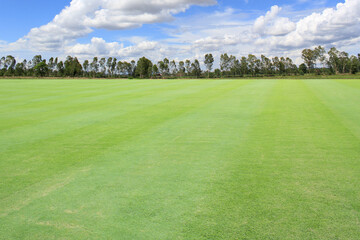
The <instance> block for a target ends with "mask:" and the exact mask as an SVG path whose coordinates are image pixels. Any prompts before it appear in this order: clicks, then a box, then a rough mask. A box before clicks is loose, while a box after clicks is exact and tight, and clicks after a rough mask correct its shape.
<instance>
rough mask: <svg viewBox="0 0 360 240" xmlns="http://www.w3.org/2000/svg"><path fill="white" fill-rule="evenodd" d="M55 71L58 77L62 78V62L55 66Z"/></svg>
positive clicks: (63, 69) (63, 70)
mask: <svg viewBox="0 0 360 240" xmlns="http://www.w3.org/2000/svg"><path fill="white" fill-rule="evenodd" d="M56 69H57V74H58V76H59V77H63V76H64V72H65V68H64V63H63V61H60V62H59V63H58V64H57V66H56Z"/></svg>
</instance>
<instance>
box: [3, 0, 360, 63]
mask: <svg viewBox="0 0 360 240" xmlns="http://www.w3.org/2000/svg"><path fill="white" fill-rule="evenodd" d="M302 2H304V1H302ZM218 4H219V3H218V2H217V1H216V0H72V1H71V3H70V5H69V6H67V7H65V8H64V9H63V10H62V11H61V12H60V13H59V14H58V15H56V16H55V17H54V19H53V20H52V21H51V22H49V23H48V24H46V25H43V26H40V27H36V28H33V29H31V30H30V31H29V33H28V34H27V35H26V36H23V37H21V38H19V39H18V40H17V41H15V42H12V43H5V42H4V41H1V39H0V52H2V53H5V52H8V53H12V52H13V53H16V52H22V51H24V50H29V51H30V52H33V53H42V54H47V53H60V54H61V55H63V56H65V55H73V56H77V57H79V58H88V57H93V56H113V57H119V58H124V59H125V58H128V59H130V58H138V57H141V56H148V57H150V58H152V59H154V60H159V59H161V58H163V57H165V56H166V57H172V58H174V59H185V58H191V57H202V56H203V54H205V53H208V52H212V53H214V54H215V55H219V54H220V53H224V52H228V53H229V54H233V55H245V54H248V53H253V54H268V55H274V54H280V55H281V54H284V55H285V54H287V55H290V56H291V55H292V56H295V57H296V56H298V55H299V53H300V50H301V49H302V48H307V47H313V46H316V45H326V46H337V47H347V48H348V49H358V47H359V45H360V0H345V2H339V3H338V4H337V5H336V6H334V7H327V8H326V7H325V8H321V9H317V10H311V9H310V11H309V10H307V11H305V12H304V11H294V10H292V9H291V7H289V6H277V5H275V6H272V7H271V9H269V10H268V11H267V12H266V13H265V12H264V13H263V15H260V16H256V17H255V18H254V19H251V18H246V17H244V15H246V14H242V10H241V9H236V8H233V7H226V8H224V9H222V10H221V11H219V10H217V9H215V10H214V9H213V8H212V7H213V6H216V5H218ZM193 6H199V7H202V8H204V9H206V8H209V9H210V10H209V11H204V12H200V13H198V14H189V15H185V16H181V14H180V13H184V12H186V11H188V10H189V9H190V8H191V7H193ZM145 24H146V25H154V24H166V26H163V25H161V28H162V31H163V32H164V33H165V37H162V38H158V39H156V40H151V39H153V37H152V36H151V33H148V32H147V33H146V34H144V36H140V37H139V36H137V37H134V38H130V42H131V44H130V45H129V46H125V45H124V43H123V41H122V39H119V41H111V42H107V41H106V40H105V39H104V38H103V37H102V36H101V34H99V35H98V36H93V37H92V38H91V39H89V40H88V42H87V43H79V42H78V40H79V39H81V38H86V37H88V36H89V35H90V34H92V35H93V34H96V30H99V29H103V30H106V31H111V32H118V31H124V30H128V29H136V28H139V29H141V28H142V27H143V26H144V25H145ZM127 40H129V39H127ZM350 52H351V50H350ZM19 57H21V56H19Z"/></svg>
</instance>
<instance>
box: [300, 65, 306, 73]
mask: <svg viewBox="0 0 360 240" xmlns="http://www.w3.org/2000/svg"><path fill="white" fill-rule="evenodd" d="M299 71H300V74H302V75H304V74H306V73H307V66H306V64H305V63H302V64H300V66H299Z"/></svg>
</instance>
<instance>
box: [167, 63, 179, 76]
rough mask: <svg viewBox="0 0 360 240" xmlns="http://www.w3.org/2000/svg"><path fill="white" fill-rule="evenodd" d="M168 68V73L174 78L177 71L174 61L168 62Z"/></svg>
mask: <svg viewBox="0 0 360 240" xmlns="http://www.w3.org/2000/svg"><path fill="white" fill-rule="evenodd" d="M169 68H170V73H171V74H172V75H173V76H175V75H176V74H177V71H178V70H177V66H176V62H175V60H172V61H171V62H170V65H169Z"/></svg>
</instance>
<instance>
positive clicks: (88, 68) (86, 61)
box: [83, 60, 90, 75]
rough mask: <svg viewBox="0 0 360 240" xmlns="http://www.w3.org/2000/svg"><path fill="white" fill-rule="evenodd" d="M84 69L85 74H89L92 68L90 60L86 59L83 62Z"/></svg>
mask: <svg viewBox="0 0 360 240" xmlns="http://www.w3.org/2000/svg"><path fill="white" fill-rule="evenodd" d="M83 69H84V72H85V74H86V75H87V74H88V72H89V70H90V63H89V60H85V61H84V63H83Z"/></svg>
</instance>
